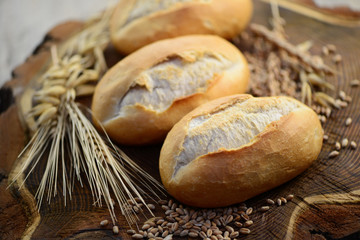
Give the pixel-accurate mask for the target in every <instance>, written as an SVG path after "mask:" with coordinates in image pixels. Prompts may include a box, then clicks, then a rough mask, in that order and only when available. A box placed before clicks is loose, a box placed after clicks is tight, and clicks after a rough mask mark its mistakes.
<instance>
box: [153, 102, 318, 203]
mask: <svg viewBox="0 0 360 240" xmlns="http://www.w3.org/2000/svg"><path fill="white" fill-rule="evenodd" d="M246 97H247V98H249V95H247V96H246ZM246 97H245V98H246ZM243 98H244V95H237V96H230V97H224V98H221V99H217V100H214V101H212V102H209V103H207V104H204V105H202V106H200V107H198V108H197V109H195V110H194V111H192V112H190V113H189V114H187V115H186V116H185V117H184V118H183V119H182V120H181V121H179V122H178V123H177V124H176V125H175V126H174V127H173V129H172V130H171V131H170V132H169V134H168V136H167V138H166V140H165V142H164V145H163V148H162V150H161V154H160V163H159V164H160V175H161V179H162V182H163V184H164V186H165V188H166V189H167V190H168V192H169V193H170V194H171V195H173V196H174V197H175V198H177V199H178V200H179V201H181V202H183V203H185V204H189V205H192V206H197V207H219V206H227V205H231V204H234V203H238V202H242V201H245V200H247V199H249V198H251V197H253V196H256V195H258V194H260V193H262V192H265V191H267V190H270V189H272V188H274V187H276V186H279V185H281V184H283V183H285V182H287V181H289V180H290V179H292V178H294V177H295V176H297V175H298V174H300V173H301V172H303V171H304V170H305V169H307V168H308V167H309V166H310V165H311V163H312V162H313V161H314V160H315V159H316V158H317V156H318V154H319V153H320V150H321V147H322V135H323V130H322V127H321V124H320V122H319V120H318V117H317V115H316V113H314V112H313V111H312V110H311V109H310V108H308V107H306V106H305V105H303V107H301V108H300V109H297V110H295V111H293V112H291V113H290V114H288V115H285V116H283V117H282V118H281V119H280V120H278V121H275V122H272V123H271V124H269V125H268V126H267V127H266V129H265V130H264V131H263V132H261V133H260V134H258V135H257V136H256V137H255V138H254V139H253V140H252V141H251V142H250V143H249V144H246V145H245V146H243V147H241V148H238V149H233V150H226V149H222V150H220V151H218V152H216V153H210V154H206V155H203V156H200V157H198V158H196V159H195V160H193V161H191V162H190V163H189V164H188V165H187V166H185V167H183V168H182V169H180V170H179V171H178V172H177V174H176V175H175V176H173V172H174V166H175V164H176V163H175V158H174V157H175V156H176V155H178V154H179V152H180V151H181V150H182V145H183V144H182V143H183V141H184V138H185V135H186V133H187V126H188V123H189V121H190V120H191V119H192V118H193V117H195V116H198V115H205V114H208V113H211V112H213V111H216V108H218V106H220V105H224V104H226V103H229V102H232V101H236V100H237V99H238V100H239V101H242V99H243ZM264 101H266V98H264ZM199 147H201V146H199ZM224 196H226V197H224Z"/></svg>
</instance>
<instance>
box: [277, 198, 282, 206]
mask: <svg viewBox="0 0 360 240" xmlns="http://www.w3.org/2000/svg"><path fill="white" fill-rule="evenodd" d="M276 203H277V205H279V206H281V203H282V202H281V199H280V198H278V199H276Z"/></svg>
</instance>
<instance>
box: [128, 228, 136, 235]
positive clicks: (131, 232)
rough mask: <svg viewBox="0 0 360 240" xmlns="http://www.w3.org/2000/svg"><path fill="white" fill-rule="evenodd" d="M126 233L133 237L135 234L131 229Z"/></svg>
mask: <svg viewBox="0 0 360 240" xmlns="http://www.w3.org/2000/svg"><path fill="white" fill-rule="evenodd" d="M126 232H127V233H128V234H130V235H134V234H135V233H136V232H135V230H133V229H129V230H127V231H126Z"/></svg>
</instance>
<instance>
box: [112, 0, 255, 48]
mask: <svg viewBox="0 0 360 240" xmlns="http://www.w3.org/2000/svg"><path fill="white" fill-rule="evenodd" d="M251 14H252V2H251V0H121V1H120V2H119V3H118V5H117V7H116V8H115V11H114V13H113V15H112V18H111V20H110V34H111V39H112V42H113V44H114V45H115V47H116V48H117V49H118V50H119V51H120V52H122V53H125V54H128V53H131V52H133V51H135V50H136V49H138V48H140V47H143V46H145V45H147V44H149V43H152V42H155V41H157V40H161V39H166V38H173V37H177V36H183V35H189V34H215V35H219V36H221V37H224V38H227V39H230V38H232V37H234V36H236V35H237V34H239V33H240V32H241V31H242V30H243V29H244V28H245V26H246V25H247V24H248V22H249V21H250V18H251Z"/></svg>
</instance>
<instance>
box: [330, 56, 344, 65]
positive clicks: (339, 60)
mask: <svg viewBox="0 0 360 240" xmlns="http://www.w3.org/2000/svg"><path fill="white" fill-rule="evenodd" d="M332 60H333V62H334V63H336V64H338V63H340V62H341V61H342V56H341V55H340V54H336V55H335V56H334V57H333V59H332Z"/></svg>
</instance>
